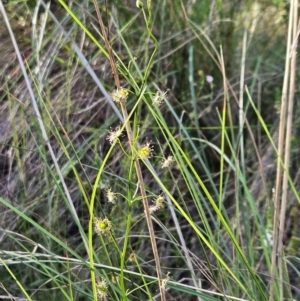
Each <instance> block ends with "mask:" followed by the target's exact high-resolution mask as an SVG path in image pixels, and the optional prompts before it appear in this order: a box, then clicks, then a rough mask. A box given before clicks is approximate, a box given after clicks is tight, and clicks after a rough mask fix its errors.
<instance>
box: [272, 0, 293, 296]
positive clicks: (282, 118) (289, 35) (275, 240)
mask: <svg viewBox="0 0 300 301" xmlns="http://www.w3.org/2000/svg"><path fill="white" fill-rule="evenodd" d="M293 2H294V1H293ZM294 9H295V7H294V5H293V3H291V5H290V15H289V27H288V33H287V50H286V61H285V73H284V80H283V87H282V97H281V110H280V123H279V138H278V159H277V174H276V188H275V199H274V226H273V229H274V230H273V231H274V237H273V250H272V265H271V283H270V296H269V301H273V298H274V289H275V272H276V266H277V264H279V266H281V264H282V258H281V256H282V253H281V251H282V247H281V244H280V241H279V239H280V237H281V236H280V231H279V215H280V210H284V212H283V214H285V207H286V206H285V205H284V204H283V208H280V207H281V206H282V205H281V202H280V201H281V198H280V196H281V190H282V176H283V163H282V162H283V156H284V137H285V131H286V108H287V95H288V90H289V89H288V83H289V77H290V63H291V59H290V54H291V40H292V30H293V18H294V14H293V10H294ZM286 172H287V170H286ZM281 227H282V226H281ZM281 239H282V238H281ZM278 251H280V254H279V256H280V258H279V262H278V261H277V255H278V254H277V252H278ZM279 271H280V273H282V269H281V268H279ZM280 278H281V279H282V274H281V276H280ZM280 294H282V290H281V289H280Z"/></svg>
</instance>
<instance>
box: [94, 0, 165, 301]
mask: <svg viewBox="0 0 300 301" xmlns="http://www.w3.org/2000/svg"><path fill="white" fill-rule="evenodd" d="M94 6H95V9H96V13H97V17H98V21H99V24H100V27H101V31H102V35H103V39H104V42H105V46H106V50H107V52H108V57H109V61H110V65H111V68H112V73H113V75H114V80H115V86H116V89H115V90H114V91H113V92H112V93H111V95H110V96H111V98H112V100H113V101H114V102H116V103H117V104H118V105H120V109H121V112H122V115H123V119H124V121H125V123H124V127H125V130H126V133H127V139H128V142H129V146H130V150H131V153H132V154H133V158H131V159H130V160H132V161H131V162H132V163H133V164H131V166H132V167H134V169H133V168H131V169H130V173H131V175H130V177H131V178H132V177H133V170H135V174H136V177H137V181H138V186H139V191H140V194H141V199H142V202H143V207H144V212H145V217H146V222H147V228H148V232H149V236H150V241H151V246H152V251H153V256H154V261H155V267H156V273H157V279H158V287H159V291H160V298H161V300H162V301H166V296H165V290H164V288H163V285H162V284H163V278H162V271H161V266H160V258H159V253H158V248H157V243H156V237H155V233H154V227H153V224H152V219H151V212H150V208H149V204H148V200H147V194H146V187H145V183H144V177H143V174H142V170H141V166H140V162H143V161H144V160H146V159H149V158H150V157H151V156H152V154H153V146H152V145H151V142H146V143H145V144H143V145H139V144H138V142H137V140H138V137H137V139H135V137H134V135H135V133H136V131H135V130H136V125H137V122H136V120H135V122H134V129H132V125H131V123H130V118H129V114H128V110H127V107H126V101H127V98H128V96H129V90H128V89H124V88H123V87H121V84H120V78H119V70H118V68H117V65H116V62H115V55H114V53H113V50H112V48H111V45H110V42H109V39H108V36H107V32H106V29H105V26H104V23H103V20H102V15H101V13H100V8H99V5H98V3H97V1H96V0H94ZM137 6H138V8H140V9H141V12H142V14H143V17H144V20H145V23H146V27H147V33H148V35H149V37H150V38H151V39H152V40H153V41H154V43H155V47H154V50H153V52H152V54H151V56H150V60H149V62H148V64H147V66H146V69H145V73H144V76H143V81H142V82H143V83H142V86H141V87H139V88H137V87H135V89H134V90H135V91H137V90H139V92H138V93H137V94H138V95H136V96H137V97H138V100H139V101H140V100H141V99H142V97H143V95H144V93H145V90H146V85H145V83H146V82H147V79H148V76H149V74H150V70H151V67H152V64H153V60H154V56H155V54H156V53H157V51H158V41H157V39H156V38H155V37H154V35H153V33H152V22H153V20H152V8H151V1H150V0H148V1H147V10H148V15H147V14H146V12H145V10H144V8H143V5H141V2H139V3H137ZM128 84H129V85H130V84H131V85H136V83H133V82H132V83H128ZM161 98H163V97H158V96H157V100H156V101H157V104H158V103H159V102H161ZM139 101H137V104H138V103H139ZM131 112H134V110H132V111H131ZM135 118H137V117H136V116H135ZM120 134H121V133H120V132H119V128H117V129H116V130H115V131H111V132H110V133H109V136H108V140H109V141H110V143H111V148H110V150H111V149H112V148H113V147H114V145H115V142H117V139H119V136H120ZM121 147H122V146H121ZM109 153H110V152H109ZM109 153H108V155H109ZM106 158H107V157H106ZM103 161H104V162H105V160H103ZM103 166H104V163H103ZM102 170H103V168H102ZM102 170H101V172H102ZM100 175H101V173H100V171H99V173H98V176H97V179H96V182H97V181H99V180H100ZM96 186H97V185H96V184H95V186H94V187H96ZM95 194H96V190H94V191H93V198H92V200H91V202H90V206H89V212H90V220H89V248H90V249H91V250H90V270H91V279H92V288H93V294H94V301H96V299H95V294H96V291H97V290H96V281H95V277H96V275H95V266H94V261H93V235H92V221H93V219H94V220H95V222H94V229H95V231H96V232H97V233H100V234H106V233H107V232H108V233H110V230H111V222H110V221H109V220H108V219H107V218H105V219H99V218H94V200H95ZM131 198H132V192H131V191H130V190H128V199H127V201H128V205H129V207H131ZM130 224H131V212H129V214H128V215H127V227H126V230H125V231H126V233H125V235H124V236H125V240H124V244H123V248H122V251H121V250H119V254H120V265H121V269H120V282H119V283H120V289H121V292H122V300H124V301H125V300H127V289H126V287H125V277H124V268H125V254H126V252H127V249H128V244H129V240H128V237H129V231H130ZM115 245H116V244H115ZM116 247H117V248H118V246H117V245H116ZM149 297H150V296H149Z"/></svg>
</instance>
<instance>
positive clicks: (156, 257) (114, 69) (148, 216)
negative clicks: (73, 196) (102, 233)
mask: <svg viewBox="0 0 300 301" xmlns="http://www.w3.org/2000/svg"><path fill="white" fill-rule="evenodd" d="M94 5H95V8H96V13H97V17H98V21H99V24H100V27H101V31H102V34H103V38H104V41H105V46H106V48H107V51H108V55H109V61H110V65H111V68H112V72H113V75H114V79H115V84H116V87H117V89H118V90H119V89H121V84H120V78H119V74H118V70H117V67H116V63H115V59H114V55H113V51H112V48H111V46H110V43H109V40H108V37H107V34H106V30H105V26H104V24H103V20H102V16H101V13H100V9H99V6H98V4H97V1H96V0H94ZM120 104H121V110H122V114H123V117H124V120H125V122H126V125H125V127H126V132H127V138H128V141H129V145H130V148H131V151H132V153H135V144H134V139H133V133H132V129H131V126H130V123H129V122H127V121H128V112H127V108H126V105H125V102H124V101H123V100H122V99H121V102H120ZM134 166H135V170H136V174H137V178H138V182H139V186H140V192H141V195H142V199H143V205H144V210H145V216H146V221H147V226H148V231H149V236H150V241H151V245H152V251H153V255H154V260H155V266H156V273H157V278H158V282H159V290H160V295H161V300H162V301H166V297H165V289H164V287H163V285H162V273H161V267H160V260H159V255H158V249H157V244H156V240H155V233H154V229H153V224H152V219H151V214H150V211H149V204H148V200H147V195H146V189H145V185H144V179H143V175H142V171H141V167H140V163H139V160H135V161H134Z"/></svg>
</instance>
